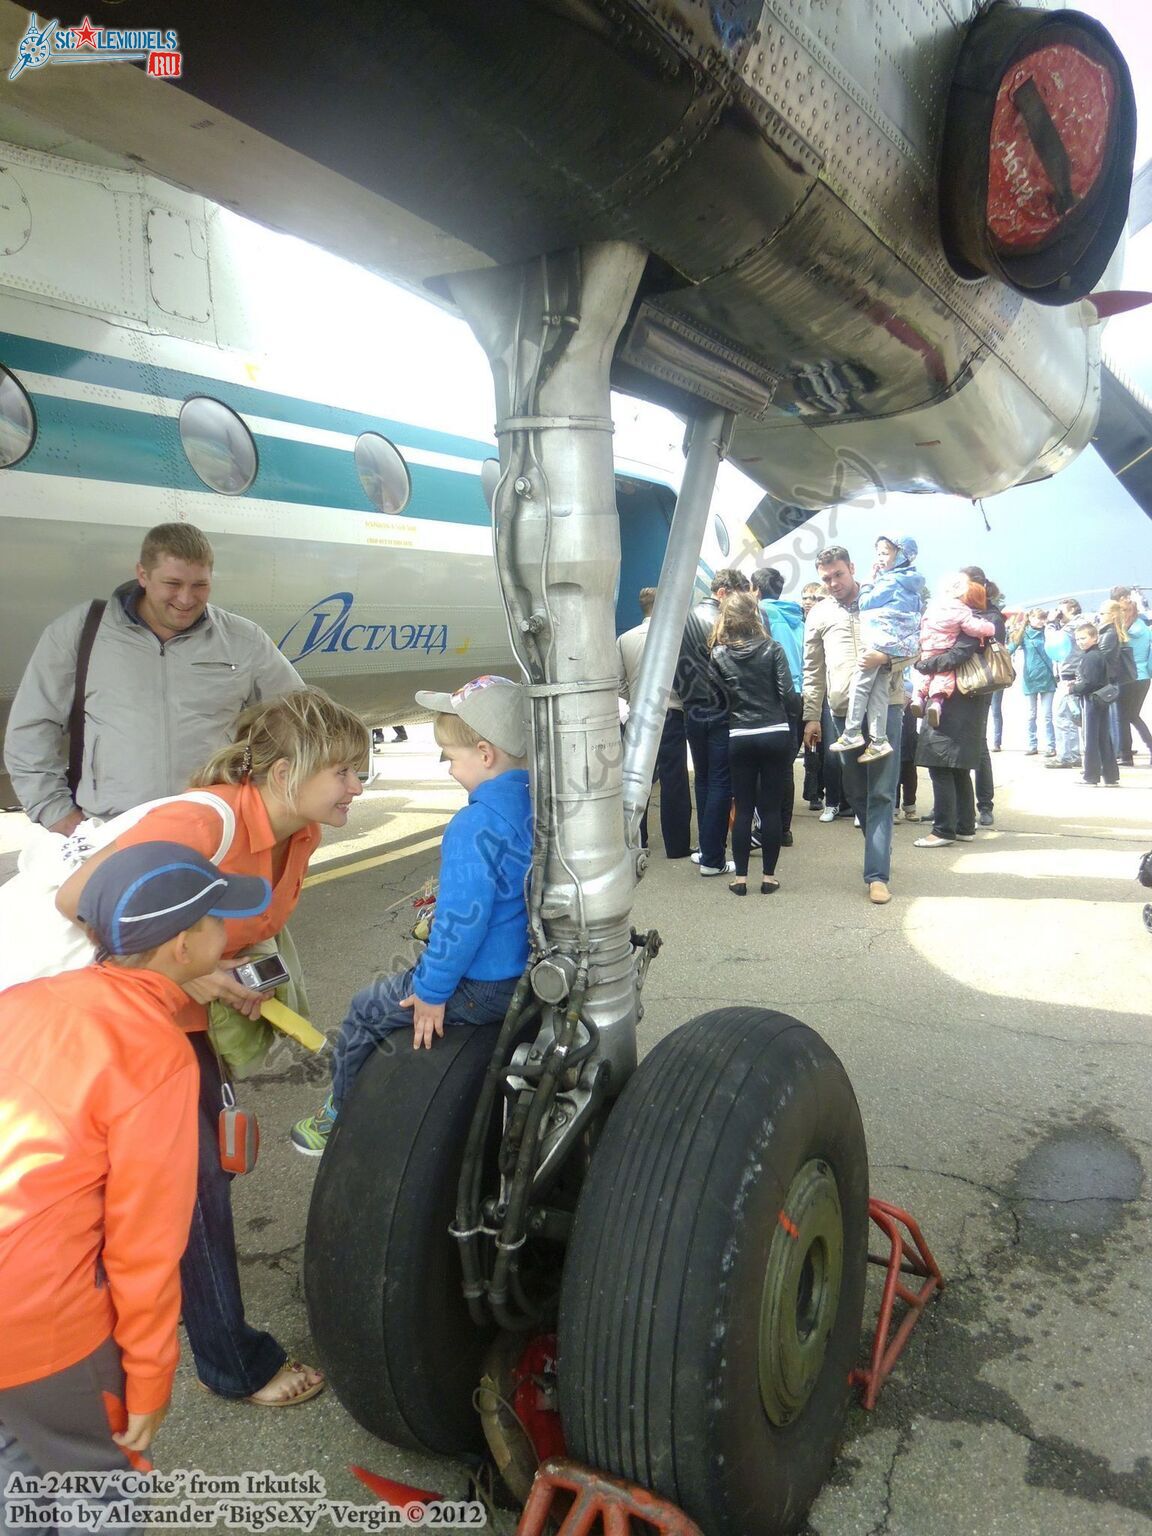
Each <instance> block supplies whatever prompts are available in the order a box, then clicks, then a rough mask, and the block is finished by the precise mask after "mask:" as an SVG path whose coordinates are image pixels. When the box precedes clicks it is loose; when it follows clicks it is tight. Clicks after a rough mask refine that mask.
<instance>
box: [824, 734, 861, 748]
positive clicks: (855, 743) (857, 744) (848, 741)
mask: <svg viewBox="0 0 1152 1536" xmlns="http://www.w3.org/2000/svg"><path fill="white" fill-rule="evenodd" d="M863 745H864V738H863V736H861V735H860V734H859V732H857V734H856V735H855V736H849V734H848V733H847V731H845V733H844V735H843V736H837V738H836V740H835V741H831V742H829V743H828V750H829V752H858V751H859V750H860V748H861V747H862V746H863Z"/></svg>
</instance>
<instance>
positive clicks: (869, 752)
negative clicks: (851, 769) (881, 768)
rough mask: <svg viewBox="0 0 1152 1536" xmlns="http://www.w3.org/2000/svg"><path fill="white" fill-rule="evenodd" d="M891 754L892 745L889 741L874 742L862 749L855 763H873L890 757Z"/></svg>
mask: <svg viewBox="0 0 1152 1536" xmlns="http://www.w3.org/2000/svg"><path fill="white" fill-rule="evenodd" d="M891 754H892V743H891V742H890V741H874V742H872V743H871V744H870V745H869V746H867V747H865V748H864V750H863V752H861V754H860V756H859V758H858V759H857V761H858V762H861V763H875V762H878V761H879V759H880V758H882V757H890V756H891Z"/></svg>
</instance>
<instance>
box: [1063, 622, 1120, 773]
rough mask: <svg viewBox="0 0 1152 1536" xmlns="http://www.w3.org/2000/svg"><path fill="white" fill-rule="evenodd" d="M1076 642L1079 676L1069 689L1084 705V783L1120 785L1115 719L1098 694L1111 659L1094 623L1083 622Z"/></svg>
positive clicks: (1106, 676)
mask: <svg viewBox="0 0 1152 1536" xmlns="http://www.w3.org/2000/svg"><path fill="white" fill-rule="evenodd" d="M1076 644H1077V645H1078V646H1079V647H1080V666H1079V669H1078V671H1077V674H1076V676H1075V677H1074V678H1073V679H1072V680H1071V682H1069V684H1068V692H1069V693H1074V694H1075V695H1076V696H1077V697H1078V698H1079V699H1081V700H1082V702H1083V704H1084V777H1083V778H1082V779H1081V780H1080V782H1081V783H1082V784H1091V785H1093V786H1095V785H1097V784H1099V783H1100V780H1101V777H1103V780H1104V783H1105V784H1107V785H1109V786H1110V787H1111V786H1114V785H1116V784H1119V782H1120V769H1119V768H1118V767H1117V766H1116V753H1115V751H1114V750H1113V747H1112V722H1111V720H1110V718H1109V714H1108V704H1107V703H1106V702H1104V701H1103V700H1101V699H1098V698H1097V697H1096V693H1097V691H1098V690H1099V689H1101V688H1104V687H1106V686H1107V684H1108V681H1109V679H1108V658H1107V657H1106V656H1105V655H1104V653H1103V652H1102V651H1101V649H1100V644H1099V631H1098V630H1097V628H1096V626H1095V624H1080V625H1078V626H1077V629H1076Z"/></svg>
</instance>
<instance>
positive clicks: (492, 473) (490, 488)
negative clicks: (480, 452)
mask: <svg viewBox="0 0 1152 1536" xmlns="http://www.w3.org/2000/svg"><path fill="white" fill-rule="evenodd" d="M499 484H500V460H499V459H485V460H484V462H483V464H481V466H480V489H481V490H482V491H483V492H484V500H485V501H486V502H487V503H488V510H489V512H491V510H492V503H493V501H494V500H495V499H496V487H497V486H498V485H499Z"/></svg>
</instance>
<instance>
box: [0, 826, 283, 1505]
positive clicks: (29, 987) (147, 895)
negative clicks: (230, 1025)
mask: <svg viewBox="0 0 1152 1536" xmlns="http://www.w3.org/2000/svg"><path fill="white" fill-rule="evenodd" d="M270 895H271V892H270V889H269V887H268V885H267V883H266V882H265V881H264V880H260V879H251V878H248V877H242V876H235V875H224V874H221V872H220V871H219V870H218V869H217V868H216V866H215V865H214V864H211V863H209V862H208V860H207V859H204V858H201V857H200V855H199V854H196V853H193V852H192V851H191V850H190V849H188V848H185V847H183V846H182V845H181V844H179V843H159V842H157V843H140V844H137V845H136V846H135V847H132V848H127V849H124V850H123V851H122V852H119V853H114V854H112V856H111V857H110V858H108V859H106V860H104V861H103V862H102V863H101V864H100V865H99V867H98V868H96V869H94V870H93V872H92V876H91V879H90V880H89V881H88V884H87V885H86V886H85V888H84V894H83V896H82V898H81V902H80V910H79V920H80V922H81V923H82V924H83V925H84V927H85V928H86V929H87V930H88V933H89V937H90V938H91V939H92V941H93V943H94V944H95V945H96V947H97V956H96V962H95V963H94V964H92V965H89V966H86V967H85V968H84V969H83V970H78V971H68V972H66V973H65V974H63V975H60V976H52V977H48V978H46V979H44V980H40V981H29V982H26V983H24V985H23V986H17V987H11V988H9V989H8V990H7V991H6V992H4V993H3V994H2V995H0V1102H2V1103H3V1105H4V1114H3V1116H2V1117H0V1338H3V1340H4V1347H3V1349H2V1350H0V1530H7V1529H9V1525H10V1522H9V1521H8V1519H7V1515H6V1504H5V1495H4V1492H3V1490H4V1488H5V1485H6V1484H7V1483H8V1481H9V1478H10V1477H11V1475H12V1474H13V1473H16V1472H19V1473H22V1474H25V1475H30V1476H37V1475H41V1474H44V1473H47V1472H127V1471H128V1470H129V1469H130V1468H133V1467H135V1468H140V1467H147V1463H146V1462H143V1461H142V1460H141V1458H140V1453H141V1452H143V1451H144V1450H146V1449H147V1447H148V1445H149V1443H150V1441H151V1439H152V1436H153V1435H154V1433H155V1431H156V1429H157V1427H158V1426H159V1424H160V1422H161V1420H162V1419H163V1418H164V1415H165V1413H166V1412H167V1408H168V1400H169V1397H170V1396H171V1392H172V1378H173V1375H174V1374H175V1370H176V1362H177V1359H178V1357H179V1344H178V1342H177V1337H176V1324H177V1318H178V1314H179V1310H180V1278H179V1265H180V1256H181V1254H182V1253H183V1251H184V1248H185V1246H186V1245H187V1242H188V1229H189V1224H190V1221H191V1216H192V1203H193V1199H194V1196H195V1190H196V1157H197V1134H196V1102H197V1093H198V1074H197V1070H196V1062H195V1058H194V1056H193V1054H192V1050H191V1047H190V1046H189V1044H188V1041H187V1039H186V1038H185V1035H184V1033H183V1031H182V1030H181V1029H179V1028H178V1027H177V1025H176V1024H175V1022H174V1016H175V1014H176V1013H177V1012H178V1011H179V1009H180V1008H182V1007H184V1006H185V1004H186V1003H187V1001H188V997H187V994H186V992H185V991H184V990H183V988H184V984H185V983H186V982H190V981H194V980H195V979H196V978H197V977H200V976H206V975H208V974H209V973H210V972H212V971H213V970H214V969H215V968H216V966H217V964H218V963H219V960H220V957H221V955H222V954H223V952H224V944H225V930H224V924H223V922H222V921H221V919H222V918H223V917H225V916H228V917H241V916H251V915H253V914H255V913H257V912H261V911H263V909H264V908H265V907H266V906H267V904H268V900H269V897H270ZM118 1496H119V1495H118V1493H117V1491H116V1489H115V1488H114V1487H113V1488H111V1489H109V1491H108V1494H107V1496H106V1497H104V1498H102V1499H100V1500H97V1501H96V1502H98V1503H99V1502H103V1503H108V1502H115V1500H116V1499H117V1497H118ZM13 1497H15V1496H14V1495H9V1502H11V1499H12V1498H13Z"/></svg>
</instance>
